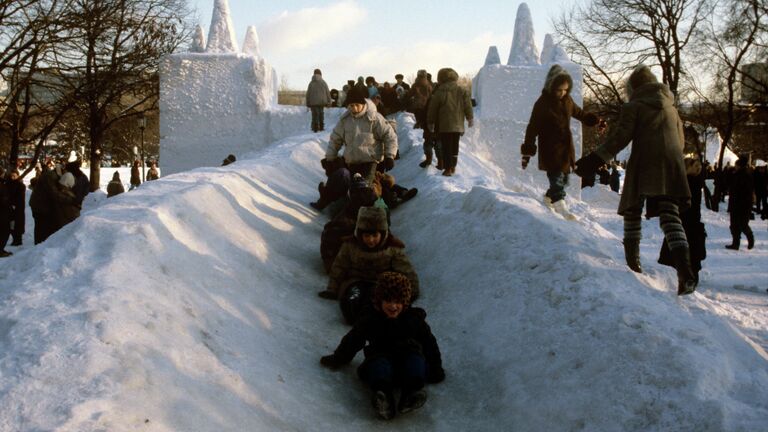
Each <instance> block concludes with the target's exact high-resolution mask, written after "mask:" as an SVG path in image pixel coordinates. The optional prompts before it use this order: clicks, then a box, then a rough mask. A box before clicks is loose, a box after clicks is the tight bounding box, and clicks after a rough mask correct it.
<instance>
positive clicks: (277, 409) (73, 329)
mask: <svg viewBox="0 0 768 432" xmlns="http://www.w3.org/2000/svg"><path fill="white" fill-rule="evenodd" d="M398 120H399V122H398V123H399V126H398V135H399V138H400V144H401V156H402V159H401V160H399V161H398V163H397V167H396V168H395V170H394V172H393V173H394V175H395V176H396V177H397V179H398V183H400V184H402V185H406V186H409V187H418V188H419V193H418V195H417V196H416V198H415V199H413V200H412V201H410V202H408V203H407V204H405V205H403V206H402V207H400V208H398V209H397V210H395V211H394V212H393V215H392V219H393V228H392V230H393V232H394V233H396V234H397V235H398V237H400V238H402V239H403V240H404V241H405V242H406V244H407V249H406V250H407V252H408V254H409V256H410V257H411V259H412V261H413V263H414V265H415V267H416V269H417V271H418V273H419V277H420V280H421V281H422V297H421V298H420V299H419V301H418V304H419V306H421V307H424V308H425V309H426V310H427V312H428V313H429V316H428V321H429V323H430V325H431V326H432V330H433V332H434V333H435V335H436V336H437V338H438V342H439V343H440V347H441V350H442V353H443V359H444V367H445V369H446V373H447V378H446V380H445V381H444V382H443V383H441V384H438V385H434V386H429V387H428V393H429V400H428V401H427V404H426V406H425V407H424V408H422V409H421V410H419V411H417V412H414V413H411V414H408V415H406V416H402V417H397V418H395V419H394V420H393V421H392V422H391V423H384V422H382V421H380V420H378V419H377V418H376V417H375V415H374V413H373V411H372V409H371V407H370V403H369V394H368V392H367V391H366V389H365V387H364V386H363V384H361V383H360V382H359V381H358V379H357V376H356V374H355V367H356V365H357V364H359V362H360V361H361V357H362V354H359V355H358V357H357V358H356V359H355V361H354V362H353V365H350V366H349V367H347V368H345V369H343V370H342V371H339V372H332V371H329V370H327V369H324V368H322V367H321V366H320V365H319V362H318V361H319V358H320V356H322V355H325V354H328V353H330V352H332V350H333V349H334V348H335V346H336V344H337V343H338V341H339V340H340V338H341V337H342V336H343V335H344V333H345V332H346V331H347V330H348V327H346V326H345V325H344V324H343V321H342V319H341V314H340V312H339V310H338V307H337V305H336V304H335V303H333V302H329V301H327V300H322V299H320V298H319V297H317V295H316V292H317V291H319V290H321V289H322V288H323V287H324V286H325V283H326V276H325V274H324V272H323V268H322V263H321V260H320V254H319V243H320V233H321V230H322V227H323V224H324V223H325V222H326V221H327V218H328V216H327V215H326V214H322V213H318V212H316V211H314V210H313V209H312V208H311V207H309V206H308V205H307V203H308V202H310V201H312V200H314V199H315V198H316V196H315V195H316V193H317V191H316V185H317V183H318V182H319V181H320V180H322V176H323V174H322V170H321V168H320V164H319V160H320V159H321V158H322V156H323V154H324V149H325V146H326V143H327V140H328V133H325V134H313V135H297V136H294V137H290V138H287V139H284V140H282V141H280V142H277V143H275V144H273V145H271V146H270V147H268V148H267V149H265V150H263V151H260V152H258V153H255V154H251V155H243V156H242V157H240V160H239V161H238V162H237V163H235V164H233V165H230V166H227V167H222V168H200V169H196V170H193V171H190V172H185V173H180V174H176V175H171V176H167V177H164V178H161V179H160V180H158V181H154V182H150V183H147V184H145V185H142V186H141V187H140V188H139V189H137V190H134V191H131V192H128V193H125V194H122V195H120V196H117V197H114V198H110V199H106V197H105V195H104V194H103V193H102V192H97V193H95V194H91V195H90V196H89V197H88V199H87V201H86V204H85V206H86V209H85V210H84V211H83V213H82V215H81V217H80V218H79V219H78V220H77V221H75V222H74V223H72V224H70V225H68V226H66V227H64V228H63V229H62V230H60V231H59V232H58V233H56V234H55V235H53V236H52V237H51V238H50V239H48V240H47V241H46V242H45V243H43V244H41V245H38V246H32V243H33V242H32V236H31V233H32V219H31V218H30V219H28V224H27V235H26V237H25V239H24V246H23V247H21V248H12V249H11V250H12V251H13V252H14V255H13V256H12V257H10V258H6V259H3V260H2V261H0V262H1V263H2V265H0V281H2V284H1V285H0V430H2V431H48V430H57V431H127V430H146V431H244V430H248V431H276V430H280V431H330V430H344V431H359V430H370V431H378V430H391V429H392V428H393V427H396V428H398V430H413V431H425V430H429V431H470V430H471V431H500V430H522V431H534V430H538V431H576V430H585V431H649V430H653V431H669V430H681V431H682V430H685V431H757V430H768V355H766V350H767V349H768V331H766V329H767V328H768V315H767V314H766V305H768V295H766V292H765V290H766V288H768V233H767V232H766V223H765V221H755V222H753V224H752V226H753V229H754V231H755V234H756V237H757V245H756V247H755V249H753V250H751V251H747V250H746V249H745V248H743V249H744V250H741V251H729V250H725V249H724V248H723V245H725V244H726V243H727V242H728V241H729V234H728V221H727V214H726V213H719V214H716V213H712V212H710V211H706V210H705V211H704V212H703V213H704V222H705V223H706V226H707V232H708V233H709V237H708V239H707V242H708V243H707V245H708V248H709V250H708V254H709V256H708V258H707V260H706V261H705V262H704V270H703V272H702V274H701V279H702V281H701V285H700V287H699V288H698V290H697V292H696V293H695V294H693V295H691V296H687V297H684V298H678V297H677V296H676V295H675V293H676V286H675V285H676V282H675V276H674V271H673V270H672V269H671V268H668V267H663V266H660V265H658V264H656V262H655V261H656V257H657V255H658V248H659V246H660V244H661V237H662V235H661V232H660V230H659V228H658V225H657V224H658V221H657V220H652V221H644V225H643V229H644V239H643V243H642V258H643V266H644V269H645V270H646V273H645V274H643V275H638V274H635V273H632V272H631V271H629V270H628V269H627V267H626V265H625V264H624V258H623V250H622V247H621V241H620V239H621V235H622V234H621V233H622V222H621V219H620V218H619V216H617V215H616V214H615V209H616V207H617V205H618V199H619V196H618V195H617V194H615V193H612V192H610V190H609V189H608V188H607V187H605V186H597V187H595V188H592V189H586V190H584V191H583V193H582V200H583V201H576V200H573V201H571V208H572V210H573V211H574V213H576V214H577V215H578V217H579V219H578V220H577V221H566V220H564V219H563V218H562V217H561V216H559V215H557V214H555V213H553V212H551V211H550V210H548V209H547V208H546V207H545V206H544V205H543V204H542V203H541V196H542V194H543V192H544V185H543V184H534V183H532V182H531V179H532V178H533V177H534V176H533V174H532V173H531V170H529V171H526V172H522V171H520V170H519V169H517V168H516V167H515V168H508V167H507V168H506V169H502V168H501V167H498V166H496V165H494V164H493V163H492V162H491V161H492V160H494V155H493V154H491V153H490V151H489V150H488V148H487V146H486V144H485V143H482V142H480V140H479V139H477V136H478V134H477V133H474V132H472V131H470V132H468V133H467V135H465V137H464V139H463V140H462V148H461V156H460V160H459V165H458V168H457V175H456V176H454V177H451V178H445V177H443V176H441V175H439V172H438V171H437V170H435V169H434V168H430V169H426V170H425V169H421V168H419V167H418V165H417V164H418V162H419V161H420V160H421V159H422V158H423V156H422V151H421V147H420V142H421V140H420V139H419V138H418V137H419V136H420V133H419V132H420V131H414V130H413V129H412V125H413V120H412V118H411V117H410V116H401V117H399V118H398ZM478 123H479V124H478V126H477V127H483V124H482V121H480V122H478ZM297 133H298V132H297ZM496 148H498V146H496ZM509 151H510V152H516V151H518V149H517V145H510V149H509ZM496 160H498V159H496ZM102 178H104V179H105V182H106V181H108V180H109V178H111V174H107V173H106V172H104V173H102ZM126 179H127V177H125V178H124V179H123V180H124V181H125V180H126ZM576 180H577V179H575V178H574V181H576ZM737 285H738V286H741V287H744V288H746V289H753V290H754V292H752V291H747V290H740V289H734V287H735V286H737Z"/></svg>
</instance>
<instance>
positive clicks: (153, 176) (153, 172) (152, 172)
mask: <svg viewBox="0 0 768 432" xmlns="http://www.w3.org/2000/svg"><path fill="white" fill-rule="evenodd" d="M159 178H160V171H158V170H157V162H154V161H153V162H152V163H151V164H150V166H149V171H147V181H152V180H157V179H159Z"/></svg>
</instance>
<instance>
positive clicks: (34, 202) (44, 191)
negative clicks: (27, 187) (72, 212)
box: [29, 168, 59, 215]
mask: <svg viewBox="0 0 768 432" xmlns="http://www.w3.org/2000/svg"><path fill="white" fill-rule="evenodd" d="M58 181H59V178H58V175H57V174H56V171H54V170H50V169H47V168H45V169H44V171H43V172H42V173H40V176H39V177H37V181H36V182H35V187H34V189H32V195H30V197H29V207H30V208H31V209H32V214H33V215H53V214H54V213H55V212H56V201H55V195H56V193H57V189H58Z"/></svg>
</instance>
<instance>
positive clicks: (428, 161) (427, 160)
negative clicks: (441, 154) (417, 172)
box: [419, 154, 432, 168]
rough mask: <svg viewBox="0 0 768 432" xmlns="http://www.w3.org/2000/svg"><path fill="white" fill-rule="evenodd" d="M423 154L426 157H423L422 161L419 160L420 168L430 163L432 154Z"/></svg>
mask: <svg viewBox="0 0 768 432" xmlns="http://www.w3.org/2000/svg"><path fill="white" fill-rule="evenodd" d="M425 156H426V157H427V158H426V159H425V160H424V161H423V162H421V163H420V164H419V166H420V167H422V168H426V167H428V166H430V165H432V155H431V154H428V155H425Z"/></svg>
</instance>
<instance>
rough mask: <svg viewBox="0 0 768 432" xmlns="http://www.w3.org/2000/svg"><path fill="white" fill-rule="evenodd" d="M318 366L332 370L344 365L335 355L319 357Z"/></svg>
mask: <svg viewBox="0 0 768 432" xmlns="http://www.w3.org/2000/svg"><path fill="white" fill-rule="evenodd" d="M320 364H321V365H323V366H325V367H327V368H329V369H334V370H335V369H338V368H340V367H342V366H344V363H343V362H342V361H341V360H339V358H338V357H336V355H335V354H331V355H327V356H322V357H320Z"/></svg>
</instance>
